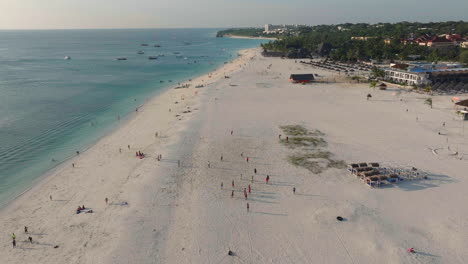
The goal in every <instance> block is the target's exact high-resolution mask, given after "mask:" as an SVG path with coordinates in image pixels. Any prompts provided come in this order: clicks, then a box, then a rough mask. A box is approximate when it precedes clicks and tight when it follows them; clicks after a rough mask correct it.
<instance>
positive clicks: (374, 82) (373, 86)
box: [369, 81, 377, 88]
mask: <svg viewBox="0 0 468 264" xmlns="http://www.w3.org/2000/svg"><path fill="white" fill-rule="evenodd" d="M369 87H370V88H375V87H377V82H376V81H372V82H370V84H369Z"/></svg>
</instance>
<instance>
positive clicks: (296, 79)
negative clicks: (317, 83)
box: [289, 74, 315, 82]
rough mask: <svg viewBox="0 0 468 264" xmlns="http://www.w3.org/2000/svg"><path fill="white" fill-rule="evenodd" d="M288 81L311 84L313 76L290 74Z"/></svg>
mask: <svg viewBox="0 0 468 264" xmlns="http://www.w3.org/2000/svg"><path fill="white" fill-rule="evenodd" d="M289 79H290V80H291V81H292V82H311V81H313V80H314V79H315V78H314V75H313V74H291V76H290V77H289Z"/></svg>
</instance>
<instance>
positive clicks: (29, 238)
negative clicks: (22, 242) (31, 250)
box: [28, 236, 32, 244]
mask: <svg viewBox="0 0 468 264" xmlns="http://www.w3.org/2000/svg"><path fill="white" fill-rule="evenodd" d="M28 240H29V243H31V244H32V237H31V236H29V237H28Z"/></svg>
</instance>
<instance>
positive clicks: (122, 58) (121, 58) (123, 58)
mask: <svg viewBox="0 0 468 264" xmlns="http://www.w3.org/2000/svg"><path fill="white" fill-rule="evenodd" d="M116 60H127V58H125V57H120V58H117V59H116Z"/></svg>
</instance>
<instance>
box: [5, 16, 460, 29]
mask: <svg viewBox="0 0 468 264" xmlns="http://www.w3.org/2000/svg"><path fill="white" fill-rule="evenodd" d="M403 22H407V23H421V24H429V23H444V22H467V21H465V20H463V19H460V20H440V21H430V22H420V21H409V20H401V21H398V22H383V21H381V22H341V23H329V24H314V25H311V24H298V23H292V24H291V23H279V24H278V23H276V24H275V23H269V24H274V25H282V24H285V25H301V26H307V27H314V26H323V25H326V26H333V25H343V24H369V25H375V24H398V23H403ZM262 27H263V25H257V26H225V27H222V26H221V27H177V26H175V27H115V28H112V27H103V28H3V29H2V28H0V31H15V30H17V31H21V30H24V31H27V30H38V31H39V30H119V29H231V28H262Z"/></svg>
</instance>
